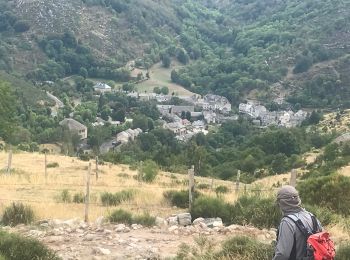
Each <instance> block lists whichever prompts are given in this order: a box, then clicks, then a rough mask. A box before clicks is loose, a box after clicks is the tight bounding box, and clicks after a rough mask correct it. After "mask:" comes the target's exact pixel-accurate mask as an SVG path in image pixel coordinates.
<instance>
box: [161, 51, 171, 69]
mask: <svg viewBox="0 0 350 260" xmlns="http://www.w3.org/2000/svg"><path fill="white" fill-rule="evenodd" d="M170 64H171V59H170V57H169V55H167V54H164V55H163V56H162V65H163V67H164V68H169V67H170Z"/></svg>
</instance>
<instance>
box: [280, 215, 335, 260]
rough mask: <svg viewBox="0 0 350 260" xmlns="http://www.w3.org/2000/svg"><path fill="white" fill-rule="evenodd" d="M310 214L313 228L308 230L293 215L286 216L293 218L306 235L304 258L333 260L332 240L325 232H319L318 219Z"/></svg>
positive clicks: (333, 248)
mask: <svg viewBox="0 0 350 260" xmlns="http://www.w3.org/2000/svg"><path fill="white" fill-rule="evenodd" d="M310 215H311V219H312V224H313V229H312V232H310V231H309V230H308V229H307V228H305V226H304V224H303V222H302V221H301V220H300V219H299V218H298V217H297V216H295V215H288V216H286V217H287V218H289V219H291V220H293V222H294V223H295V225H296V226H297V227H298V229H299V230H300V231H301V233H303V234H304V236H305V237H306V255H305V256H306V258H303V259H310V260H334V257H335V247H334V242H333V241H332V240H331V238H330V237H329V233H327V232H319V225H318V221H317V219H316V218H315V216H314V215H312V214H310Z"/></svg>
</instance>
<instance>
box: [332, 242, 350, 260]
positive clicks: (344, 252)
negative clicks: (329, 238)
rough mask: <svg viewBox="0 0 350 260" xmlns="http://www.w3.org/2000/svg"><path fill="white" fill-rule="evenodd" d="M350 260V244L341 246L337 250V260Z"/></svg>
mask: <svg viewBox="0 0 350 260" xmlns="http://www.w3.org/2000/svg"><path fill="white" fill-rule="evenodd" d="M348 259H350V244H341V245H340V246H339V248H338V250H337V254H336V256H335V260H348Z"/></svg>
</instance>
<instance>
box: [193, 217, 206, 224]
mask: <svg viewBox="0 0 350 260" xmlns="http://www.w3.org/2000/svg"><path fill="white" fill-rule="evenodd" d="M200 223H205V219H204V218H196V219H195V220H193V225H199V224H200Z"/></svg>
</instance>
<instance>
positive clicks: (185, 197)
mask: <svg viewBox="0 0 350 260" xmlns="http://www.w3.org/2000/svg"><path fill="white" fill-rule="evenodd" d="M163 196H164V198H165V199H166V200H167V201H169V202H170V205H171V206H176V207H179V208H183V209H186V208H188V206H189V194H188V191H185V190H182V191H175V190H169V191H165V192H164V193H163ZM199 196H200V193H199V192H197V191H195V192H194V194H193V199H196V198H198V197H199Z"/></svg>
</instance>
